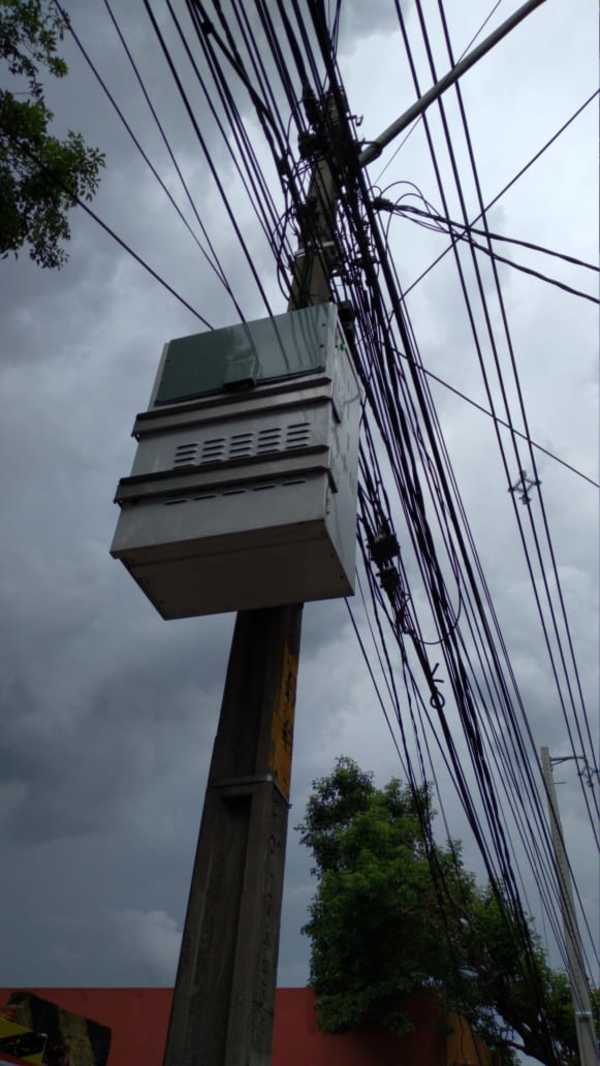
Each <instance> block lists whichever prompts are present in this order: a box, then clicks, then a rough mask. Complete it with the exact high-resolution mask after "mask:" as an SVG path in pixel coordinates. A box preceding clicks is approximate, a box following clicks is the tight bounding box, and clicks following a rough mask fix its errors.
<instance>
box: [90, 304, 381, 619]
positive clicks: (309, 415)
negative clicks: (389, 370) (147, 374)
mask: <svg viewBox="0 0 600 1066" xmlns="http://www.w3.org/2000/svg"><path fill="white" fill-rule="evenodd" d="M360 410H361V390H360V386H359V384H358V380H357V377H356V374H355V371H354V368H353V365H352V360H351V356H350V353H349V351H348V350H347V345H346V342H345V339H344V335H343V332H342V329H341V326H340V324H339V322H338V315H337V309H336V307H335V305H334V304H318V305H315V306H312V307H307V308H303V309H302V310H300V311H291V312H289V313H287V314H283V315H278V316H276V317H274V318H265V319H259V320H258V321H256V322H248V323H243V324H242V325H237V326H230V327H227V328H225V329H219V330H213V331H209V332H206V333H198V334H194V335H193V336H191V337H182V338H179V339H177V340H173V341H170V342H169V343H168V344H167V345H165V348H164V350H163V354H162V358H161V362H160V365H159V368H158V373H157V375H156V381H155V384H154V388H153V390H152V397H151V401H150V405H149V409H148V411H146V412H144V413H143V414H140V415H138V417H137V419H136V421H135V425H134V430H133V435H134V437H135V438H136V440H137V442H138V446H137V451H136V455H135V459H134V462H133V468H132V471H131V475H130V476H129V477H125V478H122V479H121V481H120V482H119V485H118V488H117V493H116V497H115V499H116V502H117V503H118V504H119V506H120V508H121V511H120V515H119V520H118V523H117V529H116V532H115V536H114V540H113V543H112V547H111V554H112V555H113V556H114V557H115V558H116V559H120V560H121V561H122V562H123V563H124V565H125V566H126V567H127V569H128V570H129V572H130V573H131V575H132V577H133V578H134V579H135V580H136V582H137V583H138V585H139V586H140V588H141V589H142V590H143V592H144V593H145V594H146V596H147V597H148V599H149V600H150V601H151V602H152V603H153V604H154V606H155V607H156V609H157V610H158V611H159V613H160V614H161V615H162V617H163V618H186V617H192V616H197V615H203V614H214V613H219V612H224V611H237V610H246V609H256V608H261V607H274V606H278V605H282V604H287V603H301V602H305V601H308V600H321V599H329V598H331V597H336V596H347V595H349V594H351V593H352V592H353V590H354V560H355V544H356V495H357V468H358V436H359V422H360Z"/></svg>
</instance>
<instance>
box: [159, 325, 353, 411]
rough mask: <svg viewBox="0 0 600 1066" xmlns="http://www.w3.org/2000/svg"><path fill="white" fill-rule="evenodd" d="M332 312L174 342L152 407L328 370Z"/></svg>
mask: <svg viewBox="0 0 600 1066" xmlns="http://www.w3.org/2000/svg"><path fill="white" fill-rule="evenodd" d="M331 310H332V305H331V304H320V305H316V306H314V307H305V308H303V309H302V310H300V311H291V312H288V314H285V315H277V316H276V317H275V318H261V319H258V320H257V321H256V322H247V323H243V324H242V325H237V326H227V327H225V329H215V330H210V331H209V332H207V333H195V334H193V335H192V336H191V337H179V338H178V339H177V340H173V341H170V343H169V344H168V346H167V352H166V356H165V360H164V363H163V366H162V373H161V375H160V380H159V382H158V388H157V389H156V391H155V395H154V397H153V400H152V406H159V405H161V404H167V403H182V402H184V401H185V400H192V399H195V398H196V397H200V396H206V395H208V394H210V393H215V392H220V391H221V390H223V389H227V388H235V387H236V384H239V386H240V387H243V385H244V383H247V384H248V385H249V386H250V385H251V384H252V383H253V382H255V383H256V384H257V385H259V384H265V383H266V382H269V381H277V380H281V379H285V378H288V377H296V376H298V375H299V374H314V373H318V372H319V371H321V370H324V369H325V363H326V353H327V337H328V329H327V325H328V319H329V315H330V313H331Z"/></svg>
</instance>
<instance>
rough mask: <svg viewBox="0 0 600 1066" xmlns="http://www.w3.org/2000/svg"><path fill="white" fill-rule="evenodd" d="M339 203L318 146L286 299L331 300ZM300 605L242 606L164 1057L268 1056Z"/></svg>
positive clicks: (238, 1065)
mask: <svg viewBox="0 0 600 1066" xmlns="http://www.w3.org/2000/svg"><path fill="white" fill-rule="evenodd" d="M327 100H328V103H327V104H326V106H327V108H328V111H329V116H330V119H331V106H332V105H331V100H330V98H327ZM318 107H319V105H318V104H317V102H316V101H313V108H317V109H318ZM315 113H316V112H315ZM324 147H325V150H327V149H329V148H330V146H329V145H328V144H327V143H326V138H324ZM335 202H336V200H335V184H334V179H333V175H332V172H331V169H330V167H329V164H328V163H327V160H326V158H325V156H324V155H323V156H322V157H321V158H319V159H317V161H316V162H315V164H314V167H313V172H312V178H311V182H310V186H309V192H308V198H307V203H306V205H305V210H306V220H305V222H304V226H302V225H301V230H302V228H304V231H305V233H306V234H307V240H306V241H303V246H301V248H300V249H299V251H298V255H297V258H296V267H295V271H294V278H293V286H292V296H291V300H290V305H289V309H290V310H291V309H296V308H301V307H306V306H308V305H310V304H315V303H325V302H327V301H328V300H329V299H330V284H329V266H328V263H329V262H330V261H331V259H330V254H331V247H332V236H333V232H332V228H333V226H334V224H335ZM308 238H310V239H308ZM302 607H303V605H302V604H296V605H291V606H287V607H275V608H270V609H268V610H259V611H241V612H240V613H239V614H238V616H237V621H236V624H235V630H234V635H233V641H232V645H231V652H230V656H229V665H228V669H227V680H226V683H225V692H224V696H223V703H222V706H221V714H220V718H219V726H218V730H217V736H216V739H215V744H214V748H213V755H212V761H211V765H210V771H209V776H208V784H207V788H206V796H205V800H204V811H203V814H202V823H201V826H200V835H199V838H198V846H197V850H196V858H195V862H194V868H193V873H192V884H191V889H190V895H189V901H188V907H187V914H186V919H185V925H184V930H183V938H182V943H181V955H180V958H179V966H178V970H177V979H176V983H175V991H174V994H173V1005H172V1010H171V1019H170V1023H169V1031H168V1035H167V1046H166V1052H165V1058H164V1066H269V1064H270V1062H271V1046H272V1036H273V1016H274V1008H275V987H276V980H277V958H278V951H279V928H280V922H281V901H282V895H283V871H284V861H285V848H286V840H287V823H288V807H289V795H290V778H291V766H292V742H293V731H294V714H295V705H296V681H297V675H298V660H299V655H300V633H301V624H302Z"/></svg>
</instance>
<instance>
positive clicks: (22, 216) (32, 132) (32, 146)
mask: <svg viewBox="0 0 600 1066" xmlns="http://www.w3.org/2000/svg"><path fill="white" fill-rule="evenodd" d="M65 28H66V22H65V20H64V19H63V17H62V16H61V15H60V13H59V12H58V11H57V10H55V9H54V7H53V6H52V4H51V2H50V0H0V60H2V61H3V65H4V69H5V70H8V72H9V73H10V74H11V75H13V76H14V77H15V78H16V80H17V84H18V90H17V89H16V90H15V92H14V93H13V92H9V91H8V90H6V89H0V254H2V256H3V257H4V258H6V256H7V255H8V254H9V253H11V252H12V253H14V255H15V256H16V255H18V252H19V251H20V249H21V248H23V246H24V245H28V246H29V254H30V256H31V258H32V259H33V260H34V261H35V262H36V263H38V264H39V265H40V266H43V267H61V266H62V265H63V264H64V263H65V261H66V259H67V254H66V252H65V250H64V248H63V246H62V245H63V242H64V241H66V240H68V239H69V237H70V228H69V222H68V212H69V210H70V208H72V207H73V206H74V205H75V204H76V203H77V200H78V199H82V200H91V199H92V198H93V196H94V193H95V192H96V190H97V188H98V184H99V173H100V169H101V167H102V166H103V165H104V156H103V154H102V153H101V152H100V151H99V150H98V149H97V148H89V147H87V146H86V144H85V142H84V140H83V137H82V135H81V134H80V133H74V132H73V131H70V132H69V133H68V134H67V136H66V137H65V138H64V139H63V140H60V139H59V138H57V137H54V136H52V134H51V133H49V132H48V127H49V125H50V123H51V122H52V119H53V117H54V116H53V114H52V112H51V111H49V109H48V107H47V106H46V103H45V101H44V90H43V84H42V81H41V75H40V68H44V69H45V70H46V71H47V72H48V73H49V74H51V75H53V76H54V77H57V78H62V77H64V76H65V75H66V74H67V65H66V63H65V62H64V60H63V59H61V58H60V56H59V55H58V54H57V48H58V45H59V42H60V40H61V39H62V37H63V34H64V31H65Z"/></svg>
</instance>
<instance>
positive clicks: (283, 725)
mask: <svg viewBox="0 0 600 1066" xmlns="http://www.w3.org/2000/svg"><path fill="white" fill-rule="evenodd" d="M297 680H298V656H297V655H294V653H293V652H291V651H290V649H289V647H288V645H287V644H286V645H285V648H284V652H283V662H282V667H281V677H280V681H279V688H278V691H277V694H276V697H275V706H274V708H273V724H272V727H271V773H272V774H273V777H274V778H275V781H276V782H277V785H278V787H279V789H280V790H281V792H283V795H284V796H285V798H286V799H289V798H290V787H291V777H292V744H293V740H294V710H295V704H296V683H297Z"/></svg>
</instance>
